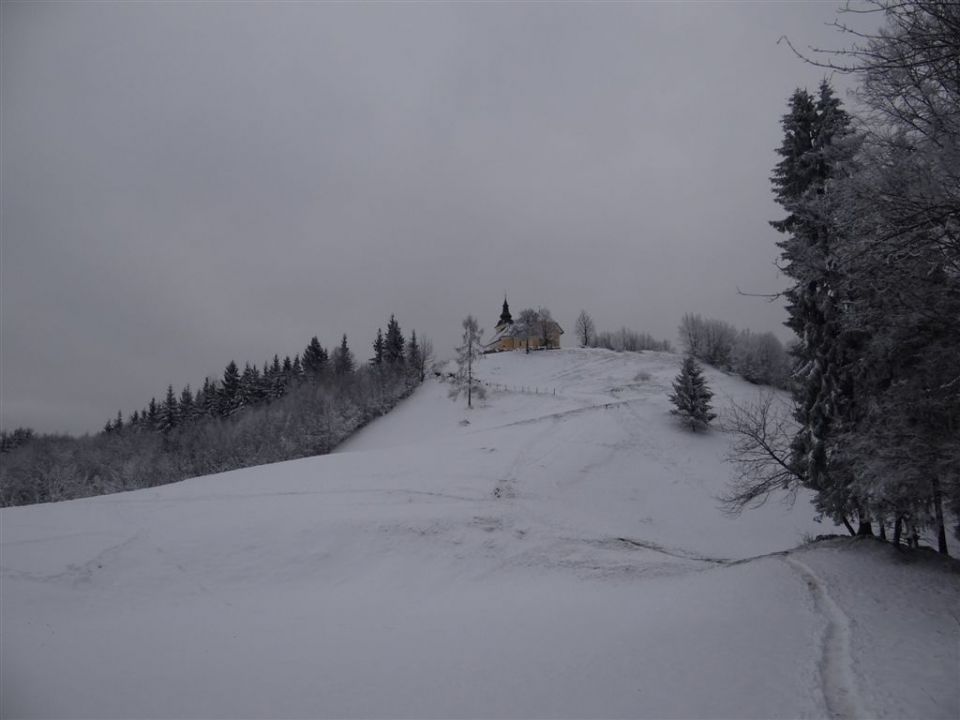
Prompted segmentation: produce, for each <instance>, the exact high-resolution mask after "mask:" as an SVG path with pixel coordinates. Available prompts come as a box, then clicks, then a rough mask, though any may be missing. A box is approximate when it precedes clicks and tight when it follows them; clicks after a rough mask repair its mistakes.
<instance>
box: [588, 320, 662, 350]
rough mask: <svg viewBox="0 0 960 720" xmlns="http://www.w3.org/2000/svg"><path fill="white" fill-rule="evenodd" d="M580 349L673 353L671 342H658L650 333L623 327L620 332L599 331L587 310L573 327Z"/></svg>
mask: <svg viewBox="0 0 960 720" xmlns="http://www.w3.org/2000/svg"><path fill="white" fill-rule="evenodd" d="M573 331H574V334H575V335H576V337H577V342H578V343H579V344H580V347H592V348H605V349H607V350H614V351H615V352H643V351H644V350H656V351H661V352H673V346H672V345H671V344H670V341H669V340H657V339H656V338H654V337H653V336H652V335H650V334H649V333H645V332H637V331H636V330H630V329H628V328H626V327H622V328H620V329H619V330H613V331H610V330H599V331H598V330H597V326H596V323H594V321H593V318H592V317H591V316H590V313H588V312H587V311H586V310H581V311H580V314H579V315H578V316H577V321H576V323H574V326H573Z"/></svg>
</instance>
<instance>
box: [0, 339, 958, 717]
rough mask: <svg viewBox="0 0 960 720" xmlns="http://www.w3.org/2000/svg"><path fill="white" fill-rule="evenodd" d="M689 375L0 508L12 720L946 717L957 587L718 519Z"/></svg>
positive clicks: (495, 389)
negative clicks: (694, 428) (691, 409)
mask: <svg viewBox="0 0 960 720" xmlns="http://www.w3.org/2000/svg"><path fill="white" fill-rule="evenodd" d="M679 362H680V360H679V358H678V357H677V356H675V355H672V354H661V353H647V354H643V355H633V354H615V353H610V352H606V351H599V350H564V351H556V352H548V353H534V354H531V355H525V354H523V353H508V354H502V355H496V356H490V357H487V358H484V359H483V360H482V361H481V362H480V363H479V365H478V369H479V372H480V375H481V377H483V379H484V380H485V382H486V383H487V384H488V387H489V390H490V394H489V397H488V400H487V402H486V403H485V404H483V405H482V406H481V407H478V408H475V409H474V410H472V411H468V410H467V409H466V408H464V407H463V402H462V401H460V402H457V403H454V402H451V401H450V400H449V399H447V397H446V391H447V386H446V385H444V384H442V383H439V382H436V381H434V380H431V381H429V382H427V383H426V384H425V385H424V386H423V387H422V388H421V389H419V390H418V391H417V392H416V393H415V394H414V395H413V396H412V397H411V398H409V399H408V400H406V401H404V402H403V403H402V404H401V405H400V406H399V407H398V408H397V409H396V410H394V411H393V412H392V413H391V414H390V415H388V416H387V417H384V418H382V419H380V420H378V421H377V422H375V423H373V424H372V425H370V426H369V427H367V428H366V429H365V430H363V431H362V432H361V433H360V434H358V435H357V436H355V437H354V438H353V439H351V440H350V441H349V442H348V443H347V444H345V445H344V446H343V447H342V448H341V449H340V451H339V452H337V453H336V454H333V455H329V456H325V457H319V458H311V459H306V460H299V461H294V462H288V463H281V464H277V465H270V466H263V467H258V468H251V469H247V470H241V471H236V472H231V473H224V474H221V475H215V476H209V477H203V478H196V479H193V480H188V481H185V482H182V483H178V484H175V485H169V486H165V487H160V488H156V489H150V490H142V491H138V492H131V493H125V494H119V495H112V496H106V497H100V498H93V499H87V500H78V501H72V502H66V503H59V504H55V505H45V506H32V507H19V508H8V509H4V510H2V511H0V565H2V587H0V599H2V607H0V613H2V616H0V620H2V642H0V662H2V665H0V715H2V716H3V717H18V716H25V717H54V716H59V717H67V716H69V717H94V716H95V717H119V716H123V717H146V716H151V717H155V716H163V717H227V716H229V717H372V716H378V717H467V716H470V717H477V716H484V717H587V716H589V717H611V716H618V717H826V716H835V717H890V718H894V717H956V716H958V714H960V690H958V685H957V678H958V676H960V675H958V673H960V659H958V647H960V642H958V641H960V623H958V621H957V615H956V612H957V610H956V608H957V607H958V601H960V575H958V574H957V572H956V571H955V570H950V569H949V566H946V565H945V564H944V563H940V562H937V561H935V560H930V561H923V560H912V561H910V562H907V561H905V560H904V559H901V558H900V557H899V556H898V555H897V554H896V553H894V551H893V550H892V549H891V548H889V547H886V546H882V545H880V544H878V543H872V542H854V541H850V540H835V541H830V542H827V543H818V544H816V545H813V546H806V547H803V548H800V549H797V550H793V551H790V552H785V551H789V550H790V549H791V548H795V547H796V546H798V545H799V544H800V543H801V542H802V541H803V538H804V537H805V536H812V535H816V534H820V533H825V532H831V531H833V528H830V527H825V526H824V525H822V524H818V523H816V522H814V520H813V513H812V511H811V509H810V508H809V506H808V505H807V503H806V502H804V501H803V500H802V499H801V500H800V501H798V503H797V504H796V505H795V506H794V507H792V508H790V507H787V506H784V505H782V504H780V503H777V502H771V503H768V504H767V505H766V506H765V507H763V508H761V509H759V510H756V511H753V512H750V513H747V514H745V515H743V516H742V517H740V518H729V517H726V516H724V515H723V514H722V513H721V512H720V511H719V510H718V509H717V507H716V505H717V503H716V501H715V499H714V498H715V496H716V494H717V493H718V492H720V491H721V490H722V489H723V486H724V483H725V482H726V479H727V478H728V477H729V474H730V468H729V467H728V466H727V465H725V464H724V462H723V457H724V455H725V453H726V451H727V448H728V447H729V442H730V439H729V438H728V437H726V436H725V435H724V434H723V433H721V432H719V431H716V430H714V431H712V432H710V433H707V434H697V435H694V434H690V433H688V432H686V431H684V430H682V429H680V428H679V427H678V426H677V425H676V423H675V422H674V420H673V418H672V417H671V416H670V415H669V405H668V401H667V398H666V395H667V391H668V388H669V384H670V381H671V380H672V379H673V377H674V376H675V375H676V373H677V370H678V367H679ZM707 378H708V381H709V383H710V384H711V386H712V388H713V389H714V391H715V393H716V397H715V404H716V406H717V408H718V409H719V410H721V412H722V409H723V407H724V404H725V403H728V402H729V400H730V399H731V398H733V399H745V398H748V397H750V396H751V395H752V394H754V393H755V392H756V389H755V388H753V387H752V386H749V385H747V384H746V383H743V382H742V381H740V380H738V379H736V378H731V377H728V376H725V375H723V374H721V373H717V372H714V371H710V370H708V371H707ZM945 568H946V569H945Z"/></svg>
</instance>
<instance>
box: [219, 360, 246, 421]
mask: <svg viewBox="0 0 960 720" xmlns="http://www.w3.org/2000/svg"><path fill="white" fill-rule="evenodd" d="M218 394H219V407H218V411H219V414H220V416H221V417H227V416H228V415H232V414H233V413H235V412H236V411H237V410H238V409H239V408H240V401H241V398H240V370H239V368H237V364H236V363H235V362H234V361H233V360H231V361H230V362H229V363H228V364H227V367H226V368H225V369H224V371H223V382H222V383H221V385H220V392H219V393H218Z"/></svg>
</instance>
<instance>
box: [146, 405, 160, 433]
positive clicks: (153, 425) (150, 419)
mask: <svg viewBox="0 0 960 720" xmlns="http://www.w3.org/2000/svg"><path fill="white" fill-rule="evenodd" d="M157 412H158V407H157V399H156V398H150V403H149V404H148V405H147V410H146V414H147V427H148V428H149V429H150V430H156V429H157Z"/></svg>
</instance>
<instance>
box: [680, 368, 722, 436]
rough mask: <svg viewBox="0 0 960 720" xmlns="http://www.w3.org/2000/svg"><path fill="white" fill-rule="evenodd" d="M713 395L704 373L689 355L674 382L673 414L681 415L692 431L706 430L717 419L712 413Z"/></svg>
mask: <svg viewBox="0 0 960 720" xmlns="http://www.w3.org/2000/svg"><path fill="white" fill-rule="evenodd" d="M712 397H713V393H712V392H710V388H708V387H707V381H706V379H705V378H704V377H703V371H702V370H701V369H700V366H699V365H697V361H696V360H695V359H694V358H693V357H692V356H690V355H688V356H687V357H686V358H685V359H684V361H683V367H681V369H680V374H679V375H677V378H676V380H674V381H673V393H672V394H671V395H670V402H672V403H673V404H674V406H675V408H674V409H673V410H671V411H670V412H672V413H673V414H674V415H679V416H680V418H681V419H682V420H683V422H684V423H686V424H687V425H689V426H690V429H691V430H694V431H695V430H705V429H706V428H707V426H708V425H709V424H710V421H711V420H713V419H714V418H715V417H716V414H715V413H713V412H711V407H710V399H711V398H712Z"/></svg>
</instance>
